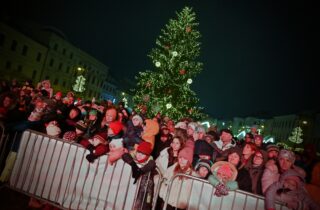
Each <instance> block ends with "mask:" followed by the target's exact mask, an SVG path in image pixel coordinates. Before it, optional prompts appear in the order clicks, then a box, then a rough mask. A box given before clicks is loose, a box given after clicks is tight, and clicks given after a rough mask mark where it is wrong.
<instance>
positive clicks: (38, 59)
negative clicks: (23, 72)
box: [37, 52, 42, 61]
mask: <svg viewBox="0 0 320 210" xmlns="http://www.w3.org/2000/svg"><path fill="white" fill-rule="evenodd" d="M41 56H42V54H41V53H39V52H38V55H37V61H40V60H41Z"/></svg>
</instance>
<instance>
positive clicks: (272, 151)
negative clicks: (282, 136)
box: [266, 144, 279, 160]
mask: <svg viewBox="0 0 320 210" xmlns="http://www.w3.org/2000/svg"><path fill="white" fill-rule="evenodd" d="M266 151H267V154H268V160H271V159H272V160H277V159H278V155H279V147H278V146H277V145H275V144H269V145H268V146H266Z"/></svg>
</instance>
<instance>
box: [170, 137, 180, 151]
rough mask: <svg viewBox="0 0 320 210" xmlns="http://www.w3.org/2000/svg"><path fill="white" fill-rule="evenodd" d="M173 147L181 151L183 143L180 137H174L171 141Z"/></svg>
mask: <svg viewBox="0 0 320 210" xmlns="http://www.w3.org/2000/svg"><path fill="white" fill-rule="evenodd" d="M171 147H172V150H173V151H179V149H180V148H181V144H180V141H179V139H178V138H174V139H173V140H172V143H171Z"/></svg>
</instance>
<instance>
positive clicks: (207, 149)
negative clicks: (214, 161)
mask: <svg viewBox="0 0 320 210" xmlns="http://www.w3.org/2000/svg"><path fill="white" fill-rule="evenodd" d="M194 154H195V155H208V156H210V157H212V155H213V147H212V146H211V145H210V144H209V143H208V142H207V141H206V140H198V141H196V142H195V149H194Z"/></svg>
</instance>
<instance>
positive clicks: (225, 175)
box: [217, 169, 231, 182]
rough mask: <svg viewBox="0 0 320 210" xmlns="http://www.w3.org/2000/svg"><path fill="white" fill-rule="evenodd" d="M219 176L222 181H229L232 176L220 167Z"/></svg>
mask: <svg viewBox="0 0 320 210" xmlns="http://www.w3.org/2000/svg"><path fill="white" fill-rule="evenodd" d="M217 177H218V178H219V179H220V180H221V181H223V182H226V181H228V180H229V179H230V178H231V176H230V175H228V174H226V173H224V172H223V171H221V170H220V169H218V171H217Z"/></svg>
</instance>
